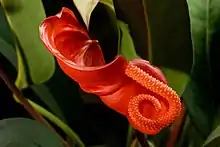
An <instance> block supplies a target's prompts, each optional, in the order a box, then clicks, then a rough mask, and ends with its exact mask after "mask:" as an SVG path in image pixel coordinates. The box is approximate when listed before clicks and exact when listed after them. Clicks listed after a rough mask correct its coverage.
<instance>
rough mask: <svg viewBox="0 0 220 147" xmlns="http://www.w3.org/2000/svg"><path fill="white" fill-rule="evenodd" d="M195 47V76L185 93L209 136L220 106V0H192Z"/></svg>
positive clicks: (198, 124)
mask: <svg viewBox="0 0 220 147" xmlns="http://www.w3.org/2000/svg"><path fill="white" fill-rule="evenodd" d="M188 5H189V12H190V19H191V32H192V41H193V49H194V65H193V69H192V80H191V81H190V83H189V85H188V86H187V89H186V91H185V93H184V95H183V98H184V102H185V104H186V107H187V109H188V112H189V115H190V116H191V119H192V121H193V122H194V124H195V126H196V128H197V129H198V130H199V131H200V133H202V135H203V136H204V137H207V136H208V135H209V133H210V132H211V131H212V126H213V118H214V116H215V113H216V111H217V108H218V107H219V106H218V105H219V100H218V97H219V78H218V77H219V72H218V70H217V69H218V68H216V63H219V61H220V60H219V55H220V52H219V47H220V44H219V43H218V42H219V35H220V19H219V16H220V3H219V1H218V0H212V1H211V0H205V1H202V0H188Z"/></svg>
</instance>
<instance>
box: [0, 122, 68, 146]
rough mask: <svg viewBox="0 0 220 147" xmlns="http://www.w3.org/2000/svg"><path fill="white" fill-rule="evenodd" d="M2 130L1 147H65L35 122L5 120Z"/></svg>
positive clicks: (49, 131) (0, 126) (0, 125)
mask: <svg viewBox="0 0 220 147" xmlns="http://www.w3.org/2000/svg"><path fill="white" fill-rule="evenodd" d="M0 128H1V129H0V136H1V138H0V146H1V147H64V145H63V144H62V142H61V141H60V138H59V137H58V136H57V135H56V134H54V133H53V132H52V131H51V130H49V129H48V128H47V127H46V126H44V125H42V124H40V123H38V122H36V121H34V120H30V119H25V118H13V119H4V120H1V121H0Z"/></svg>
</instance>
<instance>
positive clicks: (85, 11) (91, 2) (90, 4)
mask: <svg viewBox="0 0 220 147" xmlns="http://www.w3.org/2000/svg"><path fill="white" fill-rule="evenodd" d="M98 2H99V0H86V1H82V0H73V3H74V4H75V6H76V8H77V9H78V11H79V13H80V14H81V17H82V19H83V21H84V23H85V24H86V26H87V27H89V21H90V17H91V14H92V11H93V10H94V9H95V7H96V5H97V4H98Z"/></svg>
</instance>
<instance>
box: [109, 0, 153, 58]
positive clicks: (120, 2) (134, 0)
mask: <svg viewBox="0 0 220 147" xmlns="http://www.w3.org/2000/svg"><path fill="white" fill-rule="evenodd" d="M113 2H114V7H115V11H116V16H117V18H118V19H119V20H121V21H123V22H124V23H125V24H128V27H129V29H130V33H131V36H132V39H133V42H134V46H135V50H136V52H137V54H138V55H139V56H140V57H141V58H144V59H148V56H149V54H148V43H147V40H148V31H147V23H146V17H145V14H144V6H143V3H142V0H129V1H128V0H113Z"/></svg>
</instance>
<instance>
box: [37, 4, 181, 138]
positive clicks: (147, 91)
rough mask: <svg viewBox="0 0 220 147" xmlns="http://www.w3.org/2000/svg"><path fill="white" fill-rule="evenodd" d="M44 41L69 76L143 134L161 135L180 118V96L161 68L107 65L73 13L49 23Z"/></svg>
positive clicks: (141, 63)
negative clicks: (167, 80) (162, 130)
mask: <svg viewBox="0 0 220 147" xmlns="http://www.w3.org/2000/svg"><path fill="white" fill-rule="evenodd" d="M40 38H41V39H42V41H43V43H44V44H45V46H46V47H47V48H48V50H49V51H50V52H51V53H52V54H53V55H54V56H55V57H56V59H57V61H58V63H59V65H60V67H61V68H62V70H63V71H64V72H65V73H66V74H67V75H68V76H69V77H71V78H72V79H73V80H74V81H76V82H78V83H79V85H80V87H81V88H82V89H83V90H84V91H85V92H87V93H92V94H96V95H98V96H99V97H100V98H101V100H102V101H103V102H104V103H105V104H106V105H107V106H108V107H110V108H112V109H114V110H115V111H117V112H119V113H121V114H123V115H124V116H126V117H127V118H128V120H129V122H130V123H131V125H132V126H133V127H134V128H136V129H138V130H139V131H141V132H143V133H146V134H156V133H158V132H159V131H160V130H161V129H162V128H164V127H166V126H168V125H169V124H170V123H171V122H172V121H174V119H175V118H176V117H177V116H178V115H179V113H180V110H181V103H180V98H179V96H178V95H177V94H176V92H175V91H173V90H172V89H171V88H170V87H169V86H168V85H167V82H166V79H165V77H164V75H163V74H162V72H161V71H160V70H159V68H157V67H154V66H152V65H151V64H150V63H149V62H148V61H145V60H142V59H133V60H131V61H129V62H128V61H126V60H125V58H124V57H123V56H117V57H116V58H115V59H114V61H112V62H111V63H108V64H106V63H105V60H104V57H103V54H102V50H101V47H100V46H99V44H98V41H96V40H91V39H90V37H89V35H88V33H87V31H86V30H85V29H84V28H83V27H82V26H81V24H80V23H79V22H78V20H77V19H76V17H75V15H74V14H73V12H72V11H71V10H69V9H67V8H63V9H62V11H61V12H60V13H58V14H57V15H55V16H51V17H48V18H47V19H45V20H44V21H43V22H42V24H41V25H40Z"/></svg>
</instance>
